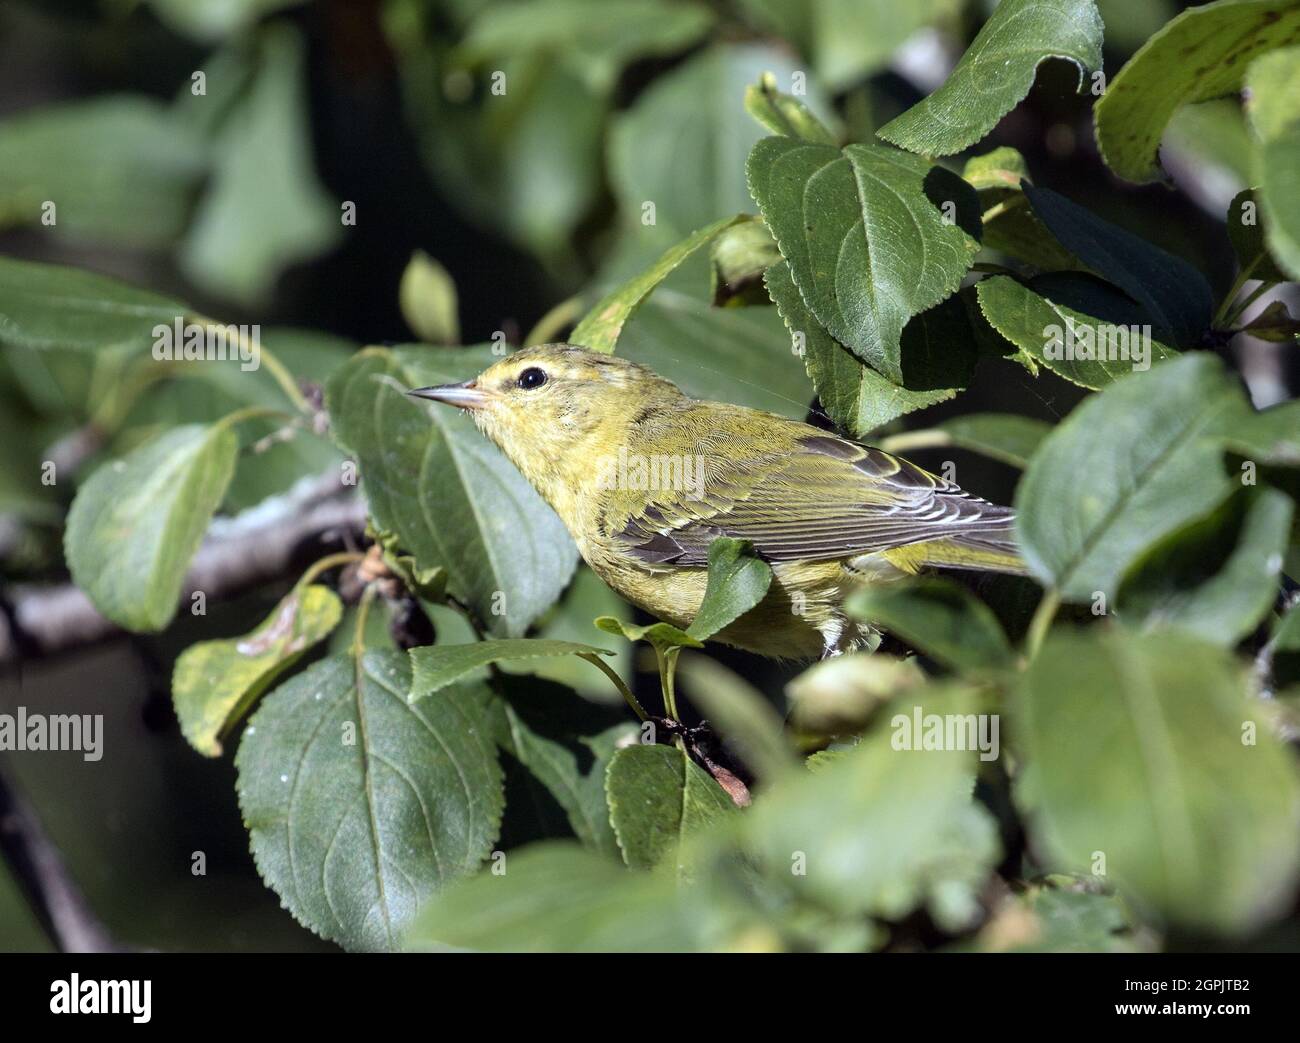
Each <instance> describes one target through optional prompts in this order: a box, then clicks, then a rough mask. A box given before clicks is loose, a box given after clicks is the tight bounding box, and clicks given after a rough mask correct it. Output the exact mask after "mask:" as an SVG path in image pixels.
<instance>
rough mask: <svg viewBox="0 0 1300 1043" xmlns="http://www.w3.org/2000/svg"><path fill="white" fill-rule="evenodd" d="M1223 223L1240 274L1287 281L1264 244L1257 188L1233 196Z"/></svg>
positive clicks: (1262, 222)
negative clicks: (1226, 229)
mask: <svg viewBox="0 0 1300 1043" xmlns="http://www.w3.org/2000/svg"><path fill="white" fill-rule="evenodd" d="M1224 221H1225V222H1226V223H1227V226H1228V240H1229V241H1230V242H1231V243H1232V252H1233V253H1234V254H1236V255H1237V266H1238V267H1239V268H1240V269H1241V271H1243V272H1249V273H1250V278H1252V279H1265V280H1268V281H1269V282H1286V281H1287V275H1286V273H1285V272H1283V271H1282V270H1281V269H1279V268H1278V266H1277V264H1276V262H1274V260H1273V258H1272V257H1270V256H1269V253H1268V247H1267V246H1265V244H1264V215H1263V214H1261V213H1260V202H1259V190H1258V189H1254V188H1246V189H1242V190H1241V191H1240V192H1238V193H1237V194H1236V195H1235V196H1233V197H1232V202H1231V203H1229V204H1228V213H1227V216H1226V217H1225V218H1224Z"/></svg>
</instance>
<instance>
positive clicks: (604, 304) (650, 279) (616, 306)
mask: <svg viewBox="0 0 1300 1043" xmlns="http://www.w3.org/2000/svg"><path fill="white" fill-rule="evenodd" d="M745 219H746V217H745V215H743V214H740V215H737V216H735V217H728V218H725V219H724V220H721V221H715V222H713V224H711V225H707V226H706V227H704V228H701V229H699V230H698V231H696V232H692V233H691V234H690V235H688V236H687V237H686V238H685V239H683V240H682V241H681V242H679V243H678V244H677V245H676V246H673V247H670V248H669V249H668V250H667V251H665V252H664V254H663V256H662V257H660V258H659V260H658V261H656V262H655V263H654V264H653V265H651V266H650V267H649V268H648V269H646V270H645V271H644V272H642V273H641V274H640V275H637V276H635V277H634V278H632V279H629V280H628V281H627V282H625V283H623V285H621V286H619V287H617V288H616V289H614V290H612V291H611V292H610V293H608V294H606V295H605V296H604V297H603V298H601V300H600V301H599V302H598V303H597V304H596V306H595V307H594V308H592V309H591V311H589V312H588V313H587V314H586V315H585V316H583V318H582V321H581V322H579V323H578V325H576V326H575V327H574V328H573V332H572V333H571V334H570V335H569V343H571V344H577V345H579V346H580V347H585V348H590V349H591V350H592V351H603V352H606V353H609V352H612V351H613V350H614V347H615V345H617V344H618V338H619V334H621V333H622V332H623V327H624V325H626V323H627V320H628V319H629V318H631V316H632V313H633V312H634V311H636V309H637V307H638V306H639V305H640V304H641V302H642V301H644V300H645V299H646V297H648V296H649V295H650V293H651V292H652V291H653V290H654V288H655V287H656V286H658V285H659V284H660V283H661V282H663V281H664V279H665V278H667V276H668V275H669V274H670V273H671V272H672V271H673V269H675V268H676V267H677V266H678V265H680V264H681V263H682V262H683V261H684V260H686V258H688V257H689V256H690V255H691V254H693V253H694V252H695V251H696V250H698V249H700V247H702V246H706V245H707V244H709V243H711V242H712V241H713V240H714V239H715V238H716V237H717V236H718V234H719V233H721V232H722V231H723V230H724V229H727V228H730V227H731V226H732V225H734V224H737V223H738V222H740V221H743V220H745Z"/></svg>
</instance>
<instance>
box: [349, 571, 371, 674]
mask: <svg viewBox="0 0 1300 1043" xmlns="http://www.w3.org/2000/svg"><path fill="white" fill-rule="evenodd" d="M375 593H376V588H375V585H374V584H373V583H371V584H369V585H368V586H367V587H366V589H365V591H364V592H363V593H362V595H361V604H359V605H358V606H357V625H356V627H355V628H354V629H353V631H352V657H353V658H354V659H360V658H361V653H362V652H364V651H365V650H366V619H367V617H369V615H370V606H371V605H372V604H374V600H375Z"/></svg>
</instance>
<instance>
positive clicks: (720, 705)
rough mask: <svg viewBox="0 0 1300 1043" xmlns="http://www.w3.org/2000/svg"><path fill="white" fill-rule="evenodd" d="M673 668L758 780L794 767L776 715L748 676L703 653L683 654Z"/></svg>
mask: <svg viewBox="0 0 1300 1043" xmlns="http://www.w3.org/2000/svg"><path fill="white" fill-rule="evenodd" d="M677 670H678V674H679V675H680V677H681V678H682V680H683V681H684V682H685V684H686V688H687V691H688V692H689V693H690V696H691V702H692V703H694V704H695V705H696V706H697V707H698V708H699V710H700V713H701V714H702V715H703V716H704V717H705V718H707V719H708V721H709V723H710V724H712V725H713V726H714V727H715V728H716V729H717V731H718V733H719V734H720V735H721V736H722V737H723V738H724V739H725V740H726V741H727V743H728V744H729V745H730V746H732V747H733V748H734V749H735V750H736V752H737V753H738V754H739V755H740V758H741V760H743V761H744V762H745V765H746V767H748V768H750V769H752V770H753V772H754V773H755V774H756V775H757V776H758V777H759V778H760V779H762V780H764V781H770V780H773V779H776V778H778V777H780V776H781V775H784V774H787V773H789V772H791V771H794V770H796V769H797V768H798V767H799V761H798V758H797V757H795V755H794V750H792V749H791V747H790V743H789V741H788V740H787V739H786V736H785V730H784V728H783V727H782V723H781V718H780V716H779V715H778V714H777V712H776V711H775V710H774V709H773V708H772V704H771V703H769V702H768V701H767V700H766V699H765V698H763V696H762V694H760V693H759V692H758V691H757V689H755V688H754V687H753V686H752V685H750V684H749V682H748V681H746V680H745V679H744V678H742V677H741V676H740V675H739V674H737V673H735V672H734V671H732V670H728V669H727V668H726V667H725V666H723V665H722V664H721V663H718V662H716V661H715V660H713V659H710V658H708V657H707V656H702V655H691V656H687V657H685V658H684V659H683V660H682V661H681V663H680V664H679V665H678V668H677Z"/></svg>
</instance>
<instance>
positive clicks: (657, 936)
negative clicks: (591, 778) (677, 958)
mask: <svg viewBox="0 0 1300 1043" xmlns="http://www.w3.org/2000/svg"><path fill="white" fill-rule="evenodd" d="M506 858H507V863H506V864H507V867H508V868H507V871H506V872H505V873H504V874H502V875H501V876H496V875H494V874H491V873H485V874H482V875H480V876H477V877H474V878H473V879H471V880H465V881H463V882H461V883H459V884H456V885H454V886H452V887H451V888H448V889H447V890H446V891H445V892H443V893H441V894H438V895H435V896H434V897H433V898H432V899H431V900H430V901H429V902H428V903H426V905H425V906H424V908H423V909H422V910H421V912H420V916H419V919H418V920H417V921H416V923H415V924H414V926H413V927H412V929H411V931H410V932H409V934H408V936H407V947H408V948H413V949H417V950H425V951H427V950H445V949H482V950H487V951H490V952H520V951H526V952H604V953H608V952H678V951H686V950H694V949H696V948H698V947H699V945H700V942H699V940H698V928H697V921H696V919H695V915H694V912H695V911H694V910H693V909H691V908H690V907H688V906H686V905H684V904H683V903H680V902H678V901H677V900H676V892H675V888H674V882H673V880H672V879H671V878H669V877H667V876H664V875H662V874H650V873H631V872H629V871H628V870H627V869H624V868H623V867H622V866H620V865H619V864H618V863H617V862H614V861H613V860H612V859H610V858H607V857H605V856H604V855H599V854H596V853H595V852H592V851H584V850H582V848H580V847H578V846H577V845H576V844H571V843H570V844H566V843H557V842H552V843H548V844H535V845H533V846H531V847H529V848H527V849H525V850H523V851H521V852H519V853H518V854H509V855H507V856H506Z"/></svg>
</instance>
